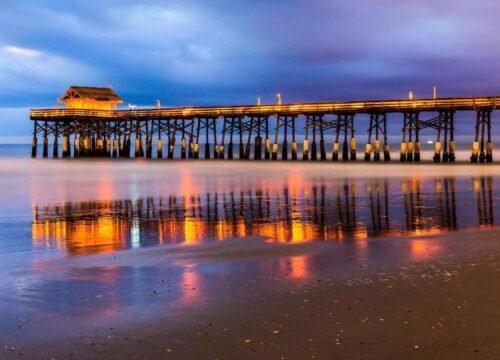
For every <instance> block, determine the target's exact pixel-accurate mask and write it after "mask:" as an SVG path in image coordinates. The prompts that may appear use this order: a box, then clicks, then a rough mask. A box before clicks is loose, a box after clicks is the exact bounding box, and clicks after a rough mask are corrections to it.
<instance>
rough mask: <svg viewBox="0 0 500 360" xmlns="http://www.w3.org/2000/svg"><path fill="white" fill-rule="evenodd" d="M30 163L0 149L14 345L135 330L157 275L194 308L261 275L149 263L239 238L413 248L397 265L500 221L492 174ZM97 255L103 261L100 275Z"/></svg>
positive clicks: (390, 168) (326, 166)
mask: <svg viewBox="0 0 500 360" xmlns="http://www.w3.org/2000/svg"><path fill="white" fill-rule="evenodd" d="M29 153H30V146H29V145H28V146H26V145H21V146H11V145H9V146H5V145H4V146H0V186H1V188H2V193H1V195H0V274H1V275H0V338H1V337H2V336H3V337H4V338H5V339H7V338H8V339H10V341H11V342H13V343H15V342H16V341H17V340H19V339H20V338H22V339H27V338H30V336H33V337H35V338H37V339H39V338H40V330H41V329H42V328H43V325H42V324H43V323H44V321H54V319H56V320H59V321H60V322H61V323H60V324H61V325H60V328H59V330H58V331H62V330H64V331H65V332H69V333H72V334H73V335H75V334H78V333H79V332H81V331H84V330H82V329H84V328H85V327H86V326H90V325H91V324H95V323H96V322H97V323H106V324H107V325H109V323H110V322H112V321H119V320H120V321H123V319H124V317H123V314H124V313H127V314H128V315H127V316H136V317H137V316H139V317H140V316H142V315H144V314H143V312H146V311H151V306H153V305H154V304H157V303H156V302H157V301H158V300H157V299H152V298H151V297H150V291H151V288H152V286H154V285H152V284H151V278H152V277H154V275H153V274H156V275H158V274H162V275H165V277H166V278H168V279H170V280H169V281H171V282H172V283H173V284H177V285H176V286H177V287H180V288H181V289H177V290H173V291H172V293H170V294H169V295H168V296H167V297H166V298H162V301H163V302H167V303H169V302H171V303H172V304H177V303H178V301H179V299H184V300H185V301H187V303H189V304H192V303H193V301H194V300H196V296H195V295H194V294H191V293H190V294H188V295H186V293H185V292H183V291H182V286H184V285H181V284H186V283H189V284H191V283H196V284H198V285H197V286H199V287H200V288H202V287H203V285H202V284H203V282H204V279H205V278H206V277H213V276H220V277H224V276H226V275H225V274H228V273H231V272H234V271H236V272H241V271H245V272H250V271H253V270H255V269H256V268H258V269H261V270H262V268H260V267H259V265H258V264H259V262H258V261H256V262H250V263H248V264H247V265H241V264H240V265H237V264H236V265H235V264H233V265H220V266H214V265H210V266H209V265H207V266H202V265H197V264H193V263H190V264H187V265H186V264H178V263H175V264H170V263H169V264H166V263H162V264H159V263H158V260H157V259H156V260H153V257H151V260H148V259H150V258H148V256H147V255H144V253H142V252H141V251H144V250H148V249H149V250H153V251H155V252H156V251H157V252H162V251H167V252H168V249H169V248H171V249H175V251H177V252H178V251H183V250H182V249H189V251H192V249H198V248H199V249H200V250H199V251H203V249H204V247H206V246H221V247H224V246H229V247H230V246H231V244H236V247H237V246H239V245H238V244H239V241H241V240H242V239H243V240H248V241H251V242H252V241H253V242H255V243H259V244H260V245H261V246H263V247H265V246H272V245H276V244H284V245H287V244H289V245H293V244H303V243H308V242H312V243H314V242H331V243H334V244H337V245H338V249H339V250H338V251H339V253H341V254H345V256H349V257H351V256H355V255H356V254H358V255H359V254H362V255H360V256H364V257H367V256H368V257H369V256H370V249H372V248H374V249H375V248H377V246H378V245H377V244H378V243H377V241H378V239H382V238H395V239H399V238H401V239H402V240H401V241H402V242H403V241H406V240H404V237H405V236H412V237H413V238H412V239H413V240H411V241H410V242H406V243H405V244H406V245H405V246H402V247H401V249H399V250H398V256H399V257H400V258H401V259H405V261H418V260H421V259H425V258H426V256H427V255H428V254H429V252H430V253H431V254H432V252H437V253H439V252H442V251H445V250H446V249H445V248H444V247H439V246H438V247H431V248H429V246H428V242H427V240H426V239H427V237H428V236H434V235H439V234H441V233H445V232H457V231H461V230H464V229H481V228H491V227H494V226H495V225H496V224H497V223H498V222H499V221H500V195H498V194H499V193H498V189H499V187H500V180H499V178H498V175H499V174H500V167H498V166H497V165H469V164H455V165H434V164H421V165H411V164H410V165H408V164H397V163H394V164H373V163H372V164H364V163H359V164H342V163H338V164H337V163H332V162H326V163H303V162H273V163H272V162H248V161H247V162H245V161H233V162H230V161H225V162H224V161H223V162H221V161H216V160H211V161H168V160H164V161H147V160H142V159H137V160H125V161H122V160H120V161H109V160H95V159H93V160H89V159H87V160H63V159H56V160H53V159H30V158H29ZM245 246H246V245H245ZM179 249H181V250H179ZM186 251H187V250H186ZM134 254H143V255H140V256H139V257H137V258H134V256H135V255H134ZM145 254H148V253H145ZM149 254H151V253H149ZM96 256H97V257H98V256H108V257H104V258H103V259H105V260H103V261H101V262H99V265H96V264H95V259H96ZM109 256H111V257H109ZM129 256H130V258H134V259H135V260H134V261H131V262H128V263H127V265H123V264H121V265H117V264H115V263H114V262H113V261H114V260H113V259H115V258H116V257H120V258H123V257H129ZM99 259H100V258H99ZM106 259H107V260H106ZM271 261H274V260H273V259H271ZM276 261H277V262H280V261H282V260H281V259H276ZM287 261H288V262H287V263H286V264H287V265H286V266H284V267H283V266H271V269H273V270H272V271H276V272H284V271H286V272H289V273H290V272H291V273H292V274H295V275H296V279H297V280H300V279H304V278H305V277H307V274H311V273H312V272H313V268H314V263H313V262H308V261H307V258H306V257H305V256H300V255H295V256H292V257H290V259H288V260H287ZM252 269H253V270H252ZM193 287H194V286H193ZM174 288H175V286H174ZM207 291H208V290H207ZM205 295H207V294H205ZM186 296H187V298H186ZM138 304H141V305H144V306H143V307H140V306H139V307H138ZM183 304H184V305H185V303H184V302H183ZM147 309H148V310H147ZM131 314H134V315H131ZM26 319H29V320H30V321H29V322H30V324H31V325H30V326H28V325H26V326H25V325H24V322H25V321H26ZM20 324H21V325H22V326H21V325H20ZM70 324H73V325H74V324H78V326H73V325H71V326H70ZM19 326H21V328H19ZM36 334H38V335H36ZM57 335H58V332H57V331H54V332H51V331H47V332H46V336H57Z"/></svg>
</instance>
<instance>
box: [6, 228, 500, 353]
mask: <svg viewBox="0 0 500 360" xmlns="http://www.w3.org/2000/svg"><path fill="white" fill-rule="evenodd" d="M499 235H500V231H498V230H483V231H481V230H479V231H464V232H461V233H460V234H457V233H450V234H445V235H439V236H432V235H430V236H425V237H407V238H400V239H377V240H376V242H377V243H376V244H369V246H367V247H366V248H365V249H363V248H360V247H358V246H355V245H351V246H348V245H342V247H343V249H339V246H338V245H335V244H329V243H324V242H322V243H308V244H299V245H269V244H265V243H263V242H260V241H249V240H237V239H236V240H234V242H233V243H230V242H225V243H217V244H212V245H209V246H205V247H203V248H197V249H195V248H185V247H176V248H170V249H163V250H161V251H158V250H154V251H152V250H151V249H146V250H144V251H141V252H137V253H135V254H133V255H130V254H125V253H114V254H113V255H95V256H90V257H88V258H87V259H83V258H77V259H68V260H65V261H64V262H68V263H59V262H58V263H56V264H50V265H48V266H49V267H54V270H55V269H56V268H58V267H60V266H63V267H65V268H66V267H70V268H71V269H72V271H73V273H74V274H75V276H79V275H78V274H80V276H82V274H81V273H84V272H85V271H86V270H85V269H87V271H88V269H89V268H92V269H95V271H98V270H97V269H101V270H102V269H103V267H105V266H113V267H119V268H121V269H125V268H127V267H136V268H137V269H142V270H137V271H139V272H141V271H145V269H147V268H149V269H150V270H151V268H154V269H155V271H147V272H148V275H149V276H147V277H146V276H145V275H144V274H142V276H143V278H142V279H143V281H144V282H145V284H144V285H145V287H144V292H143V294H141V295H140V296H139V298H138V299H137V300H139V303H142V302H144V301H147V300H144V299H145V298H148V297H155V298H156V299H155V301H153V302H151V301H150V302H151V303H150V305H149V306H151V312H150V314H149V315H148V316H146V317H144V318H142V319H137V318H135V319H134V320H133V321H130V322H122V323H120V324H118V325H117V324H113V325H110V324H111V323H108V322H107V321H101V320H99V319H96V320H95V322H94V324H93V326H91V327H89V328H87V329H85V330H84V329H79V331H78V332H79V333H80V334H78V335H77V334H71V333H72V331H69V332H67V331H68V329H70V328H72V325H71V324H70V323H68V321H67V320H66V319H64V318H60V319H58V321H57V322H56V323H52V324H51V325H50V326H54V327H55V328H56V329H57V330H56V331H55V332H54V334H53V336H49V337H47V332H43V330H42V329H43V327H46V326H48V325H47V324H29V320H28V321H27V323H28V324H27V325H26V326H28V327H29V326H34V327H35V328H38V329H40V330H41V332H40V333H39V336H34V337H32V338H31V339H30V341H29V342H25V341H23V331H24V330H23V328H19V329H16V330H15V332H14V333H13V334H9V335H8V336H7V337H8V338H11V340H12V335H15V338H16V340H15V342H14V343H15V344H16V345H13V344H14V343H6V344H5V348H4V349H3V354H2V358H18V357H19V355H21V354H22V357H23V358H55V359H58V358H81V359H89V358H99V359H101V358H102V359H106V358H109V359H115V358H116V359H120V358H123V359H131V358H133V359H155V358H172V359H235V358H239V359H306V358H316V359H333V358H339V359H352V358H357V359H360V358H362V359H363V358H364V359H386V358H415V359H438V358H454V359H469V358H478V359H479V358H481V359H488V358H490V359H491V358H495V357H496V356H498V354H499V353H500V339H499V337H498V334H499V333H500V325H499V324H500V312H499V311H498V306H499V304H500V283H499V282H498V281H497V280H498V276H499V271H500V244H499V243H498V237H499ZM339 250H340V251H339ZM365 250H366V251H369V254H368V253H366V252H365ZM405 253H406V255H407V257H405V256H401V255H402V254H405ZM297 259H299V260H297ZM178 267H184V268H186V267H187V268H190V267H191V268H192V269H193V271H199V272H200V273H203V274H205V275H203V281H202V282H199V281H198V280H199V279H198V280H196V279H195V278H196V275H192V276H189V275H188V276H185V277H184V281H181V282H178V283H176V284H172V280H173V279H174V278H175V275H174V274H175V273H176V269H178ZM224 267H226V268H227V269H230V268H231V269H233V271H232V272H229V271H228V272H227V273H226V275H225V276H223V278H222V277H221V276H219V275H215V271H214V269H215V268H218V269H219V270H220V269H221V268H224ZM195 269H196V270H195ZM210 269H212V271H210ZM210 273H211V274H210ZM191 274H195V273H194V272H193V273H191ZM122 280H124V281H134V280H137V276H135V275H132V274H130V275H129V276H128V278H126V279H122ZM147 287H150V289H148V290H147V291H146V288H147ZM170 292H178V293H179V294H178V296H176V297H177V300H176V301H174V302H171V303H169V300H171V299H170V298H169V296H170V295H169V294H170ZM106 296H112V293H108V294H103V295H101V296H96V297H94V299H90V301H95V302H100V301H102V299H101V297H106ZM132 311H133V310H132ZM119 316H121V317H125V316H126V314H125V313H124V314H119ZM68 320H70V319H68ZM49 332H50V331H49ZM31 336H32V335H31ZM2 337H3V336H2ZM3 341H4V342H5V338H4V340H3Z"/></svg>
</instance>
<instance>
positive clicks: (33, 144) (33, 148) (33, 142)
mask: <svg viewBox="0 0 500 360" xmlns="http://www.w3.org/2000/svg"><path fill="white" fill-rule="evenodd" d="M35 126H36V125H35ZM37 147H38V139H37V137H36V134H34V135H33V140H31V157H32V158H33V159H34V158H36V151H37Z"/></svg>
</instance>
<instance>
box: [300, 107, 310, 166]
mask: <svg viewBox="0 0 500 360" xmlns="http://www.w3.org/2000/svg"><path fill="white" fill-rule="evenodd" d="M302 160H304V161H307V160H309V117H308V116H307V117H306V128H305V135H304V146H303V148H302Z"/></svg>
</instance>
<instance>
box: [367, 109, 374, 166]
mask: <svg viewBox="0 0 500 360" xmlns="http://www.w3.org/2000/svg"><path fill="white" fill-rule="evenodd" d="M375 116H376V115H375V114H370V125H369V127H368V142H367V144H366V147H365V161H370V160H371V157H372V132H373V120H374V117H375ZM375 121H376V120H375Z"/></svg>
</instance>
